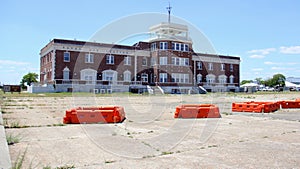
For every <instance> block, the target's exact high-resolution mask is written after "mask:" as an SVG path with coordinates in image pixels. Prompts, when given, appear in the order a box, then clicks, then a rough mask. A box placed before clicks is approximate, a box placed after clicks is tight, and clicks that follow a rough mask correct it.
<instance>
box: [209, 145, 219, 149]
mask: <svg viewBox="0 0 300 169" xmlns="http://www.w3.org/2000/svg"><path fill="white" fill-rule="evenodd" d="M213 147H218V146H217V145H215V144H214V145H209V146H208V148H213Z"/></svg>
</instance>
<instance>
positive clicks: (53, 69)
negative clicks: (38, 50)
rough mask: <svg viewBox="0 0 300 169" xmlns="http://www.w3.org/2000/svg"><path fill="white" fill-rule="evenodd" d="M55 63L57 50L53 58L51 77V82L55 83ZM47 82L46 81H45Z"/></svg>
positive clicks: (54, 51)
mask: <svg viewBox="0 0 300 169" xmlns="http://www.w3.org/2000/svg"><path fill="white" fill-rule="evenodd" d="M55 61H56V50H53V56H52V75H51V80H52V81H53V80H54V79H55V78H54V76H55V70H56V69H55V65H56V64H55ZM44 81H45V79H44Z"/></svg>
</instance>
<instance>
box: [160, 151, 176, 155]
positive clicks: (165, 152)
mask: <svg viewBox="0 0 300 169" xmlns="http://www.w3.org/2000/svg"><path fill="white" fill-rule="evenodd" d="M169 154H173V152H171V151H163V152H161V155H169Z"/></svg>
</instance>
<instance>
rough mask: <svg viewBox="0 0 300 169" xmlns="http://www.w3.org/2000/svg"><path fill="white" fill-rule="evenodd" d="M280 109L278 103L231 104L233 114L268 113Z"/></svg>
mask: <svg viewBox="0 0 300 169" xmlns="http://www.w3.org/2000/svg"><path fill="white" fill-rule="evenodd" d="M279 108H280V105H279V104H278V102H254V101H251V102H241V103H232V107H231V110H232V111H233V112H253V113H262V112H264V113H270V112H274V111H277V110H278V109H279Z"/></svg>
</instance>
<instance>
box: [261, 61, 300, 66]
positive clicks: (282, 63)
mask: <svg viewBox="0 0 300 169" xmlns="http://www.w3.org/2000/svg"><path fill="white" fill-rule="evenodd" d="M264 64H265V65H297V64H299V63H297V62H287V63H284V62H270V61H266V62H264Z"/></svg>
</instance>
